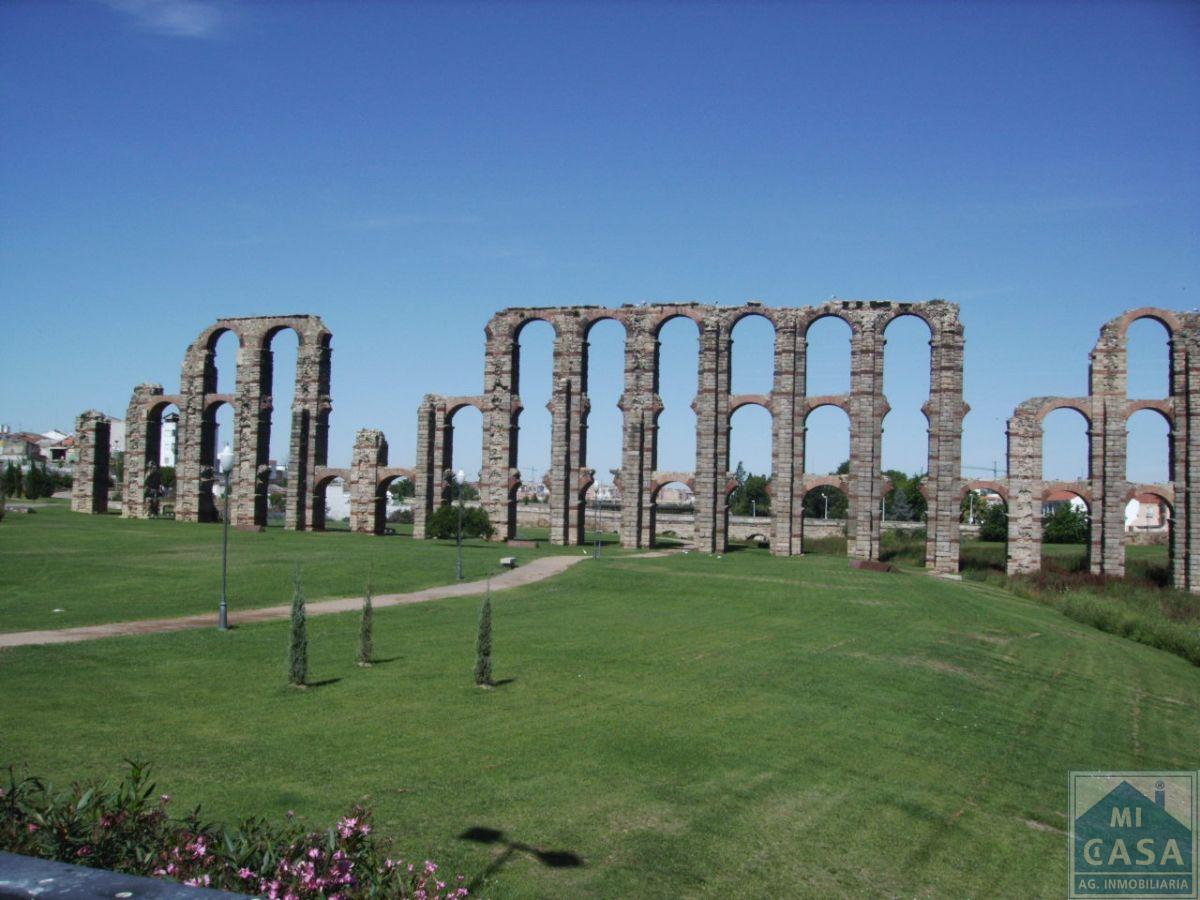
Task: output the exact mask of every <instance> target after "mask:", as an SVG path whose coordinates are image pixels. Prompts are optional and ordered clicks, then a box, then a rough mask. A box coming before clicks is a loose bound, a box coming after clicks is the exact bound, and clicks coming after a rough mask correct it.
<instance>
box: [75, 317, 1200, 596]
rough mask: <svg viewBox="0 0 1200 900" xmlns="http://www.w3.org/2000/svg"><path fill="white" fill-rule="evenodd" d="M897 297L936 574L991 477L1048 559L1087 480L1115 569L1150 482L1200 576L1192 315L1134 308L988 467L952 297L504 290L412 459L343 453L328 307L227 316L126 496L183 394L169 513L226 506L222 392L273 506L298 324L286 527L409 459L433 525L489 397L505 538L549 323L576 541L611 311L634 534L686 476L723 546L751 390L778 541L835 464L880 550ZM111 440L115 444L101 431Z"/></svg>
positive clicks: (1020, 527)
mask: <svg viewBox="0 0 1200 900" xmlns="http://www.w3.org/2000/svg"><path fill="white" fill-rule="evenodd" d="M747 316H761V317H763V318H765V319H767V320H768V321H770V323H771V324H772V325H773V327H774V331H775V343H774V376H773V382H772V387H771V391H770V393H768V394H740V395H739V394H733V393H732V392H731V362H732V349H733V338H732V334H733V329H734V326H735V325H737V323H738V322H739V321H740V320H741V319H743V318H745V317H747ZM900 316H915V317H917V318H919V319H921V320H923V321H924V322H925V324H926V325H927V326H928V327H929V332H930V347H931V354H930V383H929V399H928V401H927V402H926V403H925V405H924V407H923V411H924V413H925V416H926V419H927V421H928V439H929V456H928V470H927V471H928V474H927V476H926V478H925V481H924V483H923V485H922V491H923V493H924V495H925V498H926V501H927V522H926V533H927V547H926V561H927V562H926V565H927V566H928V567H929V569H930V570H931V571H933V572H934V573H937V574H953V573H955V572H957V571H958V559H959V517H960V505H961V501H962V498H963V497H964V495H965V494H966V492H967V491H968V490H971V489H973V488H977V487H989V488H992V489H994V490H995V491H996V492H997V493H998V494H999V495H1000V496H1001V497H1002V498H1003V500H1004V501H1005V503H1007V504H1008V507H1009V516H1008V522H1009V528H1008V535H1009V542H1008V555H1007V560H1008V562H1007V568H1008V571H1009V572H1010V573H1013V574H1018V573H1028V572H1034V571H1037V570H1038V568H1039V567H1040V565H1041V527H1042V526H1041V505H1042V501H1043V499H1044V498H1046V497H1047V496H1048V495H1049V494H1050V493H1051V492H1054V491H1058V490H1063V489H1065V490H1069V491H1072V492H1074V493H1076V494H1078V495H1079V496H1080V497H1081V498H1082V499H1083V500H1084V501H1085V502H1086V503H1087V504H1088V505H1089V507H1090V510H1091V541H1090V547H1089V554H1090V555H1089V558H1090V566H1091V569H1092V571H1093V572H1095V573H1098V574H1103V575H1122V574H1124V559H1125V536H1124V509H1125V505H1126V503H1127V501H1128V500H1129V499H1130V498H1131V497H1133V496H1134V495H1135V494H1145V493H1150V494H1155V495H1157V496H1159V497H1161V498H1162V499H1163V500H1164V501H1165V502H1166V503H1167V504H1169V505H1170V506H1171V507H1172V510H1173V513H1172V517H1171V523H1172V534H1171V539H1170V550H1171V571H1172V577H1173V580H1174V583H1175V585H1176V586H1177V587H1179V588H1182V589H1186V590H1190V591H1193V592H1197V593H1200V493H1197V492H1196V491H1193V490H1191V489H1190V488H1191V487H1192V486H1193V485H1200V314H1197V313H1178V312H1171V311H1168V310H1162V309H1151V308H1144V309H1137V310H1132V311H1130V312H1127V313H1125V314H1124V315H1122V316H1119V317H1117V318H1116V319H1113V320H1112V321H1111V322H1108V323H1107V324H1105V325H1104V326H1103V328H1102V329H1101V334H1100V339H1099V341H1098V343H1097V344H1096V347H1095V349H1094V350H1093V352H1092V355H1091V375H1090V386H1089V395H1088V396H1087V397H1081V398H1067V397H1038V398H1034V399H1032V400H1029V401H1026V402H1025V403H1022V404H1020V405H1019V406H1018V407H1017V409H1016V411H1015V412H1014V414H1013V417H1012V418H1011V419H1010V420H1009V427H1008V441H1009V449H1008V477H1007V478H1003V479H995V480H992V481H988V482H976V481H966V480H964V479H963V478H962V476H961V458H960V457H961V444H962V423H963V417H964V416H965V414H966V412H967V407H966V405H965V404H964V402H963V328H962V325H961V323H960V321H959V317H958V307H957V306H956V305H955V304H952V303H947V302H944V301H941V300H933V301H929V302H924V303H898V302H891V301H836V302H829V303H825V304H822V305H820V306H811V307H767V306H763V305H761V304H758V303H746V304H744V305H742V306H736V307H725V306H712V305H704V304H698V303H676V304H665V305H646V304H640V305H631V304H627V305H625V306H622V307H620V308H615V309H613V308H603V307H595V306H564V307H529V308H512V309H505V310H502V311H501V312H499V313H497V314H496V315H495V316H493V317H492V319H491V321H490V322H489V323H488V325H487V328H486V329H485V336H486V350H485V352H486V358H485V366H484V384H483V391H482V393H480V394H478V395H473V396H440V395H437V394H427V395H426V396H425V398H424V399H423V401H422V402H421V404H420V408H419V410H418V427H417V448H416V451H417V452H416V462H415V465H414V466H413V467H412V468H411V469H409V468H402V467H396V466H390V465H389V459H388V444H387V440H386V439H385V438H384V435H383V433H382V432H380V431H377V430H373V429H364V430H361V431H359V432H358V435H357V439H356V440H355V444H354V451H353V457H352V463H351V466H350V467H349V468H348V469H343V468H330V467H329V466H328V465H327V443H328V417H329V411H330V408H331V401H330V393H329V390H330V354H331V349H330V339H331V334H330V332H329V331H328V329H326V328H325V326H324V324H323V323H322V322H321V320H320V319H319V318H318V317H316V316H308V315H298V316H280V317H248V318H231V319H221V320H220V321H218V322H217V323H216V324H214V325H213V326H211V327H210V328H208V329H207V330H205V331H204V332H203V333H202V334H201V335H200V336H199V338H197V340H196V341H195V342H194V343H193V344H192V345H191V346H190V347H189V348H188V350H187V353H186V355H185V357H184V363H183V373H182V377H181V384H180V393H179V394H165V393H164V392H163V389H162V387H161V386H160V385H157V384H142V385H139V386H138V387H137V388H136V389H135V390H134V394H133V398H132V400H131V401H130V405H129V410H128V414H127V419H126V435H127V436H126V461H125V482H124V505H123V514H124V515H125V516H128V517H135V518H136V517H147V516H149V515H152V514H153V512H154V506H155V504H154V500H153V498H154V497H156V496H157V494H158V462H159V459H160V455H159V454H160V449H161V441H162V414H163V412H164V410H165V409H167V408H168V407H169V406H170V405H172V404H173V405H174V406H176V407H177V408H178V412H179V421H178V426H177V428H178V434H177V444H178V447H177V463H176V505H175V516H176V518H177V519H182V520H184V521H212V520H215V519H216V518H217V517H218V511H217V509H216V502H215V499H214V492H213V486H214V480H215V478H216V477H217V475H216V472H215V462H216V445H215V444H216V442H215V439H214V438H215V427H216V418H215V417H216V410H217V409H218V408H219V407H220V406H221V405H222V404H229V405H230V406H231V407H232V408H233V412H234V432H235V434H234V439H233V442H232V443H233V448H234V450H235V452H236V456H237V462H236V463H235V471H234V472H233V476H232V487H231V491H230V494H231V496H230V500H231V506H230V519H231V523H232V524H234V525H237V526H242V527H255V526H262V525H264V524H265V523H266V518H267V477H268V474H269V466H268V451H269V446H268V445H269V440H270V428H271V418H272V413H273V402H272V387H273V371H272V370H273V354H272V351H271V340H272V338H273V337H274V336H275V335H276V334H278V333H279V332H280V331H282V330H284V329H288V328H290V329H292V330H293V331H295V332H296V334H297V335H298V337H299V349H298V353H297V364H296V384H295V391H294V400H293V404H292V418H291V439H290V454H289V465H288V484H287V500H286V517H285V526H286V527H287V528H291V529H298V530H304V529H314V530H321V529H323V528H324V526H325V521H324V520H325V491H326V488H327V486H328V485H329V484H330V483H331V482H332V481H333V480H334V479H338V478H340V479H341V480H342V481H343V482H344V483H345V484H346V485H348V487H349V492H350V525H351V529H352V530H353V531H356V532H360V533H368V534H381V533H383V531H384V530H385V512H386V498H387V489H388V486H389V485H390V484H391V483H392V482H393V481H395V480H396V479H399V478H407V479H409V480H411V481H412V483H413V485H414V491H415V497H414V512H413V516H414V525H413V531H414V536H415V537H417V538H423V537H425V536H426V534H427V522H428V519H429V517H430V516H431V515H432V514H433V512H434V511H435V510H436V509H437V508H438V507H439V506H440V505H442V504H444V503H448V502H450V499H451V487H450V483H449V480H448V478H447V476H448V474H449V470H450V469H451V464H452V460H453V451H454V417H455V415H456V413H458V412H459V411H460V410H462V409H464V408H465V407H468V406H470V407H474V408H476V409H478V410H479V411H480V413H481V414H482V417H483V469H482V472H481V480H480V494H481V502H482V504H483V506H484V507H485V508H486V510H487V512H488V515H489V517H490V518H491V520H492V522H493V524H494V525H496V528H497V537H498V538H500V539H505V538H512V537H514V535H515V532H516V523H517V490H518V488H519V487H520V486H521V473H520V470H519V469H518V467H517V445H518V434H519V431H520V417H521V412H522V409H523V405H522V401H521V395H520V363H521V360H520V335H521V330H522V329H523V328H524V327H525V326H526V325H528V324H529V323H530V322H533V321H543V322H546V323H548V324H549V325H550V326H551V327H552V328H553V330H554V353H553V381H552V396H551V400H550V402H549V404H548V408H549V411H550V413H551V421H552V427H551V460H552V462H551V467H550V469H549V472H548V473H547V475H546V478H545V483H546V485H547V486H548V488H549V497H550V503H549V505H550V509H549V521H550V526H551V527H550V540H551V541H552V542H553V543H555V544H580V543H582V542H583V538H584V522H585V520H586V513H587V508H586V506H587V499H586V497H587V491H588V488H589V487H590V486H591V485H592V483H593V480H594V477H595V472H594V471H593V469H591V468H589V466H588V415H589V411H590V403H589V399H588V346H589V344H588V335H589V332H590V330H591V328H592V326H594V325H595V324H596V323H597V322H599V321H602V320H615V321H617V322H619V323H620V324H621V325H622V326H623V327H624V330H625V352H624V390H623V393H622V395H621V398H620V402H619V404H618V405H619V408H620V409H621V411H622V414H623V428H622V450H621V467H620V469H619V470H618V472H617V473H616V482H617V485H618V487H619V488H620V494H621V505H620V520H619V522H620V524H619V533H620V539H621V544H622V545H623V546H625V547H648V546H651V545H652V544H653V542H654V532H655V517H656V508H657V505H658V502H657V495H658V492H659V490H660V489H661V488H662V487H663V486H664V485H666V484H668V483H670V482H676V481H681V482H684V483H686V484H687V485H688V486H689V487H690V488H692V490H693V491H694V495H695V501H694V502H695V522H694V539H695V542H696V545H697V547H698V549H700V550H702V551H705V552H710V553H713V552H722V551H723V550H724V549H725V548H726V546H727V542H728V538H729V527H730V526H729V505H728V501H727V498H728V496H729V493H730V491H731V490H732V488H733V487H734V482H733V479H732V476H731V474H730V471H729V467H730V458H729V452H730V420H731V417H732V415H733V413H734V412H736V411H737V410H738V409H740V408H741V407H743V406H746V405H758V406H761V407H763V408H765V409H766V410H768V411H769V412H770V413H771V417H772V435H771V439H772V456H771V459H772V478H771V487H770V489H771V493H772V504H771V510H772V511H771V515H772V519H771V527H770V536H769V544H770V548H771V551H772V552H773V553H775V554H777V555H781V556H792V555H798V554H800V553H802V552H803V549H804V547H803V541H804V513H803V500H804V496H805V494H806V493H807V492H809V491H810V490H813V489H815V488H817V487H821V486H825V485H833V486H836V487H839V488H840V489H842V490H843V491H844V492H845V494H846V496H847V498H848V501H849V506H848V512H847V537H848V554H849V556H850V557H851V558H852V559H854V560H876V559H878V558H879V552H880V532H881V502H880V501H881V500H882V498H883V496H884V494H885V492H886V491H887V489H888V484H887V479H886V478H885V477H884V476H883V474H882V460H881V450H882V436H883V420H884V416H886V414H887V412H888V410H889V405H888V401H887V398H886V397H885V396H884V394H883V356H884V354H883V350H884V344H885V339H884V332H885V329H886V328H887V326H888V324H889V323H890V322H892V321H893V320H894V319H896V318H898V317H900ZM679 317H684V318H688V319H691V320H692V321H693V322H695V323H696V326H697V328H698V331H699V362H698V391H697V394H696V397H695V399H694V401H693V403H692V408H693V410H694V411H695V413H696V455H695V467H694V469H693V471H691V472H667V471H660V470H659V469H658V419H659V415H660V414H661V413H662V411H663V402H662V399H661V397H660V394H659V383H660V370H659V334H660V331H661V329H662V327H663V325H665V324H666V323H667V322H668V321H670V320H672V319H675V318H679ZM827 317H835V318H838V319H841V320H842V321H844V322H845V323H846V324H847V325H849V327H850V330H851V384H850V390H849V392H848V393H846V394H839V395H833V396H830V395H822V396H809V395H808V393H807V390H806V383H807V377H806V376H807V347H808V331H809V328H810V327H811V326H812V325H813V324H814V323H815V322H817V321H819V320H821V319H823V318H827ZM1145 318H1150V319H1154V320H1157V321H1158V322H1160V323H1162V324H1163V326H1164V327H1165V328H1166V329H1167V331H1168V333H1169V335H1170V347H1171V350H1170V358H1171V378H1170V389H1169V395H1168V396H1167V397H1165V398H1161V399H1156V400H1130V399H1128V397H1127V384H1126V382H1127V377H1126V374H1127V365H1126V332H1127V330H1128V328H1129V326H1130V324H1131V323H1132V322H1134V321H1137V320H1139V319H1145ZM225 332H233V333H234V334H235V335H236V336H237V339H238V342H239V349H238V358H237V362H238V366H237V384H236V388H235V392H234V393H233V394H232V395H225V394H220V393H218V392H217V370H216V365H215V348H216V342H217V340H218V338H219V337H220V336H221V335H222V334H224V333H225ZM822 406H836V407H839V408H840V409H842V410H844V411H845V412H846V414H847V416H848V417H849V421H850V463H849V472H848V474H846V475H844V476H830V475H818V474H815V473H810V472H805V471H804V459H805V452H804V451H805V436H806V430H807V426H806V422H807V419H808V416H809V414H810V413H811V412H813V410H815V409H818V408H820V407H822ZM1063 407H1068V408H1072V409H1075V410H1077V411H1078V412H1079V413H1080V414H1082V415H1083V416H1084V417H1085V418H1086V419H1087V421H1088V423H1089V444H1090V466H1091V471H1090V473H1089V476H1088V478H1087V479H1086V480H1085V481H1082V482H1078V483H1075V482H1072V483H1069V484H1068V483H1060V482H1055V481H1046V480H1043V478H1042V420H1043V419H1044V418H1045V416H1046V415H1047V414H1048V413H1050V412H1051V411H1053V410H1055V409H1059V408H1063ZM1142 409H1151V410H1155V411H1156V412H1158V413H1159V414H1160V415H1162V416H1163V418H1164V419H1165V420H1166V421H1167V423H1168V425H1169V428H1170V434H1171V438H1170V456H1171V459H1170V471H1171V481H1170V482H1168V483H1166V484H1155V485H1145V484H1132V483H1130V482H1129V481H1127V480H1126V466H1125V463H1126V444H1127V433H1126V421H1127V419H1128V418H1129V416H1131V415H1132V414H1133V413H1135V412H1137V411H1139V410H1142ZM107 427H108V424H107V420H105V419H104V417H103V416H101V415H100V414H98V413H93V412H88V413H85V414H84V415H82V416H80V418H79V421H78V423H77V429H78V432H79V434H78V440H79V442H80V448H81V453H80V459H79V462H78V464H77V469H76V480H75V490H74V493H73V497H72V508H73V509H75V510H77V511H81V512H103V511H104V509H105V503H106V496H105V485H106V481H107V479H106V477H103V476H104V473H105V472H106V471H107V461H106V459H105V458H104V457H105V454H106V452H107V450H106V448H107V440H106V429H107ZM101 445H103V446H101Z"/></svg>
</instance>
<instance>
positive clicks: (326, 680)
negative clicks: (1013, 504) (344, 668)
mask: <svg viewBox="0 0 1200 900" xmlns="http://www.w3.org/2000/svg"><path fill="white" fill-rule="evenodd" d="M341 680H342V679H341V678H323V679H322V680H320V681H310V682H308V683H307V684H305V685H304V686H305V687H309V688H320V687H328V686H329V685H331V684H337V683H338V682H339V681H341Z"/></svg>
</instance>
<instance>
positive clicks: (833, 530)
mask: <svg viewBox="0 0 1200 900" xmlns="http://www.w3.org/2000/svg"><path fill="white" fill-rule="evenodd" d="M597 521H598V522H599V526H600V530H601V531H617V529H618V527H619V526H620V524H621V510H620V508H619V507H617V508H611V509H608V508H606V509H601V510H599V511H597V510H595V509H591V510H588V513H587V522H586V529H587V530H588V531H595V530H596V525H597ZM517 527H518V528H549V527H550V511H549V509H547V507H546V504H544V503H521V504H518V505H517ZM883 527H884V530H885V531H923V530H924V528H925V523H924V522H884V525H883ZM655 529H656V531H657V532H658V534H660V535H663V536H666V537H678V538H683V539H684V540H691V539H692V538H693V537H694V536H695V514H694V513H687V512H659V513H658V515H657V516H655ZM962 533H963V537H968V536H969V537H974V536H976V535H977V534H978V533H979V526H978V525H964V526H962ZM770 534H771V518H770V516H757V517H753V516H730V517H729V539H730V540H731V541H747V540H750V539H751V538H752V537H754V536H755V535H761V536H762V538H763V539H767V538H769V537H770ZM845 534H846V520H845V519H806V520H805V522H804V536H805V537H808V538H823V537H834V536H844V535H845Z"/></svg>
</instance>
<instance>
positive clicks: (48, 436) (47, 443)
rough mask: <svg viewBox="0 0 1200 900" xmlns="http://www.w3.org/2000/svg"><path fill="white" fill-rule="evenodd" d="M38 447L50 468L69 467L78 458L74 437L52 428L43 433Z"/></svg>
mask: <svg viewBox="0 0 1200 900" xmlns="http://www.w3.org/2000/svg"><path fill="white" fill-rule="evenodd" d="M38 446H39V447H41V449H42V455H43V456H44V457H45V458H46V461H47V463H48V464H49V465H51V466H60V467H62V466H69V465H71V464H72V463H74V462H75V461H76V460H77V459H78V458H79V453H78V451H77V450H76V449H75V435H73V434H64V433H63V432H61V431H58V430H57V429H53V428H52V429H50V430H49V431H47V432H44V433H43V434H42V439H41V441H39V442H38Z"/></svg>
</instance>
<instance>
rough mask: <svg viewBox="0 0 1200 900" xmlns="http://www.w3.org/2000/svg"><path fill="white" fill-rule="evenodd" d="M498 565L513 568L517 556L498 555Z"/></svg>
mask: <svg viewBox="0 0 1200 900" xmlns="http://www.w3.org/2000/svg"><path fill="white" fill-rule="evenodd" d="M500 565H502V566H504V568H506V569H515V568H516V567H517V558H516V557H515V556H502V557H500Z"/></svg>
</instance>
